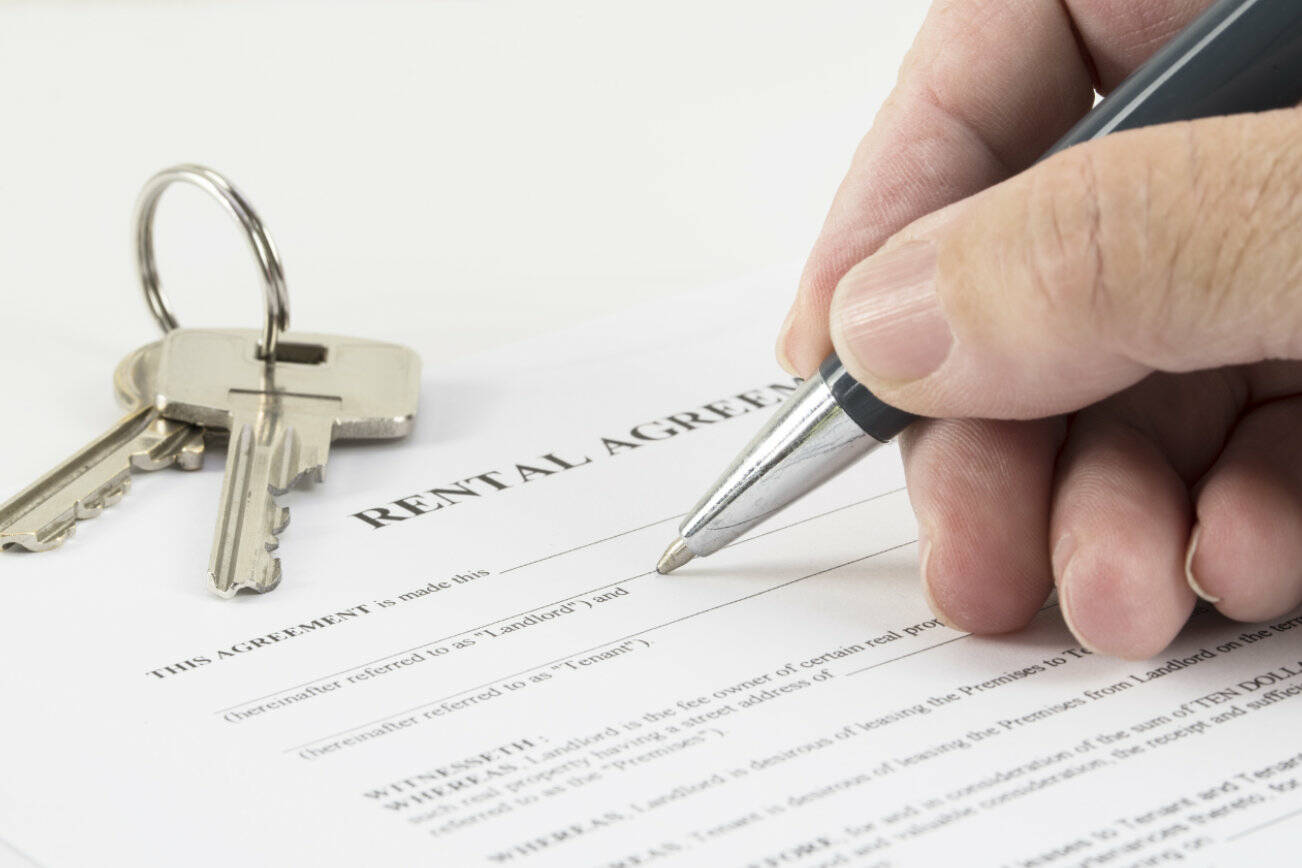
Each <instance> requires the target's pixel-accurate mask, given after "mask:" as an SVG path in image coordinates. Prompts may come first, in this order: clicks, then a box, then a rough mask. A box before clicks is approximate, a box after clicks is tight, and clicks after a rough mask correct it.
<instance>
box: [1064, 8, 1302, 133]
mask: <svg viewBox="0 0 1302 868" xmlns="http://www.w3.org/2000/svg"><path fill="white" fill-rule="evenodd" d="M1299 101H1302V3H1300V2H1298V0H1219V2H1217V3H1214V4H1213V5H1212V6H1211V7H1210V8H1208V10H1207V11H1206V12H1204V13H1203V14H1202V15H1201V16H1199V17H1198V18H1197V19H1196V20H1194V22H1193V23H1192V24H1190V25H1189V26H1188V27H1186V28H1185V29H1184V30H1182V31H1181V32H1180V33H1179V34H1178V35H1176V36H1175V38H1173V39H1172V40H1171V41H1170V42H1168V43H1167V44H1166V45H1164V46H1162V48H1161V49H1159V50H1158V52H1157V53H1156V54H1154V55H1153V56H1152V57H1151V58H1149V59H1148V61H1147V62H1146V63H1144V64H1143V65H1142V66H1141V67H1139V69H1137V70H1135V71H1134V72H1133V73H1131V75H1130V76H1129V77H1128V78H1127V79H1126V80H1125V81H1123V82H1122V83H1121V84H1120V85H1119V86H1118V87H1117V89H1116V90H1114V91H1113V92H1112V93H1110V94H1109V95H1108V96H1107V98H1106V99H1104V100H1103V101H1102V102H1101V103H1099V104H1098V105H1097V106H1096V107H1095V108H1094V110H1093V111H1091V112H1090V113H1089V114H1088V115H1086V116H1085V117H1084V118H1083V119H1081V121H1080V122H1079V123H1078V124H1076V126H1074V127H1072V128H1071V130H1070V131H1068V133H1067V135H1065V136H1063V137H1062V139H1060V140H1059V141H1058V143H1057V144H1055V145H1054V146H1053V147H1052V148H1050V149H1049V151H1048V152H1047V153H1045V154H1044V156H1043V157H1041V159H1046V158H1048V157H1051V156H1053V155H1054V154H1056V153H1058V152H1059V151H1062V150H1065V149H1067V148H1070V147H1072V146H1073V145H1079V144H1081V143H1082V142H1087V141H1089V140H1091V139H1097V138H1099V137H1101V136H1106V135H1108V134H1109V133H1115V132H1119V131H1121V130H1130V129H1137V128H1139V127H1148V126H1154V125H1156V124H1167V123H1174V122H1176V121H1191V120H1196V119H1198V118H1206V117H1215V116H1217V115H1231V114H1242V113H1244V112H1258V111H1269V110H1271V109H1279V108H1288V107H1291V106H1295V105H1297V104H1298V102H1299Z"/></svg>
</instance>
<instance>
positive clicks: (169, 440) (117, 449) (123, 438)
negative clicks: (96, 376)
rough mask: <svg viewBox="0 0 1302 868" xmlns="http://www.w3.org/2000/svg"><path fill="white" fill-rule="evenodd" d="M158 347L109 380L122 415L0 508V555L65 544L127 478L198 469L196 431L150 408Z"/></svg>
mask: <svg viewBox="0 0 1302 868" xmlns="http://www.w3.org/2000/svg"><path fill="white" fill-rule="evenodd" d="M161 353H162V345H161V343H152V344H149V345H147V346H144V347H141V348H140V349H138V350H136V351H135V352H133V353H131V354H130V355H129V356H127V357H126V358H125V359H123V360H122V362H121V364H119V365H118V367H117V371H116V372H115V373H114V376H113V385H114V391H115V393H116V394H117V398H118V401H119V402H120V403H121V404H122V405H123V407H124V408H125V409H127V410H128V411H129V412H128V413H127V414H126V415H125V416H123V417H122V418H121V419H119V420H118V421H117V423H116V424H115V425H114V426H113V427H112V428H110V429H108V430H107V431H105V432H104V433H103V434H101V435H100V436H99V437H97V438H95V439H94V440H92V441H91V442H90V443H88V444H86V446H85V447H84V448H82V449H81V450H80V451H78V452H77V453H75V454H74V455H73V456H72V457H70V458H69V459H68V460H66V461H64V462H63V463H62V464H60V465H59V466H57V467H55V468H54V469H53V470H51V471H50V472H49V473H47V474H45V475H44V476H42V477H41V478H40V479H38V480H36V482H34V483H32V484H31V485H30V486H28V487H27V488H25V489H24V490H23V491H21V492H19V493H18V494H17V495H15V496H14V497H13V498H12V499H10V500H9V501H8V502H6V503H4V504H3V505H0V547H3V548H13V547H22V548H24V549H27V550H28V551H34V552H42V551H48V550H50V549H53V548H56V547H58V546H59V545H60V544H62V543H63V542H64V541H65V540H67V539H68V538H69V537H71V536H72V535H73V534H74V533H75V532H76V529H77V522H78V521H81V520H83V519H87V518H94V517H95V516H97V515H99V514H100V513H101V512H103V511H104V508H105V507H107V506H112V505H113V504H115V503H117V502H118V501H119V500H121V499H122V496H123V495H125V494H126V493H127V490H128V489H129V488H130V487H131V471H132V469H135V470H158V469H159V468H162V467H170V466H173V465H175V466H177V467H180V468H181V469H183V470H196V469H198V468H199V467H201V466H203V430H202V429H200V428H195V427H194V426H191V425H188V424H186V423H184V422H174V421H172V420H170V419H164V418H163V417H162V415H161V414H160V413H159V412H158V410H157V409H155V408H154V405H153V402H154V387H155V385H156V379H157V373H158V363H159V359H160V357H161Z"/></svg>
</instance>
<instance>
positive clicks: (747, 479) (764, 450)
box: [656, 0, 1302, 574]
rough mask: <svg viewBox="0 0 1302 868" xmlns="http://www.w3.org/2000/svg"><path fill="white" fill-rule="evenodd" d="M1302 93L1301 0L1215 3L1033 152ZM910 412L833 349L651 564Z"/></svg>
mask: <svg viewBox="0 0 1302 868" xmlns="http://www.w3.org/2000/svg"><path fill="white" fill-rule="evenodd" d="M1299 100H1302V3H1300V2H1298V0H1218V2H1216V3H1214V4H1212V6H1211V7H1210V8H1209V9H1208V10H1207V11H1206V12H1204V13H1203V14H1202V16H1200V17H1199V18H1197V19H1196V20H1195V21H1194V22H1193V23H1192V24H1190V25H1189V26H1188V27H1187V28H1185V29H1184V30H1183V31H1181V32H1180V33H1179V34H1177V35H1176V36H1175V37H1174V38H1173V39H1172V40H1171V41H1170V42H1169V43H1167V44H1166V45H1165V46H1164V47H1163V48H1162V49H1161V50H1159V51H1158V52H1157V54H1155V55H1154V56H1153V57H1152V58H1151V59H1150V60H1149V61H1148V62H1147V63H1145V64H1144V65H1143V66H1141V67H1140V68H1139V69H1137V70H1136V71H1135V72H1134V73H1133V74H1132V75H1131V76H1130V77H1129V78H1127V79H1126V80H1125V81H1124V82H1122V83H1121V85H1120V86H1119V87H1118V88H1117V89H1116V90H1115V91H1114V92H1113V93H1112V94H1110V95H1109V96H1108V97H1107V98H1105V99H1104V100H1102V101H1101V102H1100V103H1099V104H1098V105H1097V106H1095V107H1094V109H1093V110H1092V111H1091V112H1090V113H1089V114H1087V115H1086V116H1085V117H1084V118H1083V119H1082V120H1081V121H1080V122H1079V123H1077V124H1076V126H1074V127H1073V128H1072V129H1071V130H1070V131H1069V132H1068V133H1067V135H1066V136H1064V137H1063V138H1062V139H1061V140H1060V141H1059V142H1058V143H1057V144H1055V145H1054V146H1053V147H1052V148H1050V149H1049V151H1048V152H1047V153H1045V154H1044V155H1043V156H1042V157H1041V158H1040V159H1042V160H1043V159H1046V158H1048V157H1050V156H1052V155H1054V154H1056V153H1058V152H1059V151H1061V150H1064V149H1066V148H1069V147H1071V146H1073V145H1077V144H1080V143H1082V142H1087V141H1089V140H1091V139H1096V138H1099V137H1101V136H1105V135H1107V134H1109V133H1113V132H1117V131H1118V130H1127V129H1135V128H1138V127H1144V126H1152V125H1156V124H1163V123H1171V122H1174V121H1182V120H1194V119H1196V118H1203V117H1213V116H1217V115H1228V114H1238V113H1243V112H1255V111H1267V110H1270V109H1277V108H1285V107H1289V106H1293V105H1296V104H1297V103H1298V102H1299ZM916 418H917V417H915V416H913V415H912V414H910V413H906V412H905V411H903V410H899V409H896V408H895V407H891V406H890V405H888V404H886V403H885V402H883V401H881V400H880V399H878V398H877V397H876V396H874V395H873V394H872V393H871V392H869V391H868V389H866V388H865V387H864V386H863V385H861V384H860V383H858V382H856V381H855V379H854V378H853V377H851V376H850V374H849V373H848V372H847V371H846V369H845V367H844V366H843V365H842V364H841V361H840V359H838V358H837V357H836V354H835V353H833V354H832V355H830V356H828V357H827V358H826V359H825V360H824V361H823V363H822V365H820V366H819V370H818V373H817V374H816V375H814V376H813V377H810V378H809V379H808V380H806V381H805V382H804V383H803V384H802V385H801V387H800V388H799V389H798V390H797V391H796V392H795V393H793V394H792V396H791V397H790V398H788V399H787V402H786V403H785V404H784V405H783V406H782V408H781V409H779V410H778V411H777V412H776V413H775V414H774V416H773V417H772V418H771V419H770V420H769V421H768V422H767V423H766V424H765V426H764V427H763V428H762V429H760V431H759V433H758V434H756V435H755V438H754V439H753V440H751V442H750V443H749V444H748V445H747V446H746V448H745V449H743V450H742V452H741V454H740V455H738V456H737V458H736V459H735V460H734V461H733V462H732V464H731V465H730V466H729V467H728V469H727V470H725V471H724V473H723V475H722V476H720V477H719V479H718V481H717V482H715V484H714V485H713V486H712V487H711V488H710V490H709V491H708V492H706V494H705V496H704V497H703V498H701V500H700V501H699V502H698V503H697V504H696V506H695V507H693V508H692V510H691V512H689V513H688V514H687V517H686V518H685V519H684V520H683V522H682V524H681V525H680V526H679V529H678V538H677V539H675V540H674V541H673V543H671V544H670V546H669V548H668V549H666V550H665V553H664V554H663V555H662V556H661V557H660V561H659V562H658V563H657V565H656V570H657V571H658V572H660V573H662V574H667V573H669V572H672V571H673V570H675V569H677V568H678V567H681V566H682V565H683V564H685V563H687V562H688V561H690V560H692V558H694V557H705V556H707V555H711V554H713V553H714V552H716V551H718V550H719V549H721V548H723V547H724V546H726V545H727V544H728V543H730V542H732V541H733V540H735V539H736V538H737V537H739V536H741V535H742V534H744V533H745V532H746V531H748V530H750V529H751V528H753V527H755V526H756V525H757V524H759V523H760V522H762V521H764V520H765V519H767V518H768V517H769V516H772V515H774V514H776V513H777V512H779V511H781V510H782V509H784V508H785V507H786V506H787V505H788V504H790V503H792V502H793V501H795V500H797V499H798V498H800V497H801V496H803V495H804V494H806V493H808V492H809V491H812V490H813V489H814V488H816V487H818V486H819V485H821V484H822V483H824V482H826V481H827V480H828V479H831V478H832V477H833V476H835V475H837V474H838V473H840V472H841V471H842V470H844V469H845V468H846V467H848V466H849V465H851V464H853V463H854V462H855V461H857V460H858V459H859V458H862V457H863V456H864V455H866V454H868V453H869V452H871V451H872V450H874V449H876V448H877V447H878V446H880V445H882V444H883V443H886V442H888V441H890V440H891V439H892V438H893V437H895V435H897V434H899V433H900V432H901V431H903V430H904V429H905V428H906V427H908V425H909V424H910V423H911V422H913V421H914V419H916Z"/></svg>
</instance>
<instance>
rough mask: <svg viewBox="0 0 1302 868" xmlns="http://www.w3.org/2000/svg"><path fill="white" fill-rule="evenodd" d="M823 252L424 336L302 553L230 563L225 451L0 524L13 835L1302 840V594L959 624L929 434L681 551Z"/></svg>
mask: <svg viewBox="0 0 1302 868" xmlns="http://www.w3.org/2000/svg"><path fill="white" fill-rule="evenodd" d="M791 285H793V284H792V281H791V279H790V276H789V275H780V276H774V275H769V276H767V277H762V278H759V279H756V280H754V281H751V282H747V283H742V284H737V285H733V286H728V287H724V288H721V289H716V290H713V291H710V292H706V293H700V294H696V295H692V296H684V297H679V298H676V299H672V300H669V301H667V302H665V303H664V304H662V305H659V306H656V307H653V308H647V309H642V310H639V311H637V312H636V313H635V314H631V315H628V316H625V317H622V318H617V319H611V320H605V321H602V322H598V323H594V324H591V325H587V326H584V327H581V328H578V329H577V330H574V331H572V332H569V333H566V334H563V335H560V336H557V337H554V338H548V339H542V340H536V341H533V342H529V343H525V344H521V345H518V346H516V347H514V348H513V349H510V350H507V351H504V352H500V353H496V354H494V355H492V356H489V357H485V358H478V359H473V360H469V361H467V362H465V363H462V364H456V365H452V366H449V367H445V368H443V369H440V370H436V371H432V372H427V374H426V376H425V380H424V391H423V397H422V400H423V407H422V411H421V413H422V415H421V418H420V419H419V421H418V427H417V432H416V434H415V435H414V437H413V439H412V440H411V441H408V442H405V443H400V444H386V445H378V446H356V447H349V446H346V445H340V446H338V447H337V448H336V449H335V450H334V452H333V455H332V460H331V464H330V468H329V477H328V480H329V481H328V482H326V483H325V484H324V485H320V486H317V487H316V489H315V490H313V491H309V492H297V493H291V494H290V495H289V496H287V497H286V498H285V499H284V500H283V501H282V502H283V503H286V504H288V505H289V506H290V507H291V509H292V513H293V523H292V525H291V527H290V528H289V529H288V530H287V531H286V533H285V534H284V535H283V536H282V549H281V553H282V555H283V558H284V567H285V580H284V583H283V584H282V586H281V587H280V589H279V590H277V591H275V592H274V593H272V594H268V595H265V596H241V597H239V598H237V599H236V600H233V601H222V600H219V599H217V598H216V597H214V596H212V595H210V594H209V593H208V592H207V591H206V590H205V588H204V583H203V572H204V564H205V563H206V559H207V556H208V547H209V533H210V530H211V526H212V510H213V508H214V506H215V504H216V501H217V490H218V486H219V483H220V477H221V470H220V464H221V456H220V453H218V454H216V455H214V460H212V462H211V464H210V466H209V467H208V468H207V469H206V470H205V471H203V472H202V473H200V474H197V475H191V476H185V475H182V474H178V473H155V474H150V475H149V476H147V477H138V478H137V480H136V486H135V490H134V491H133V492H132V493H131V494H130V495H129V496H128V498H127V499H126V500H125V501H124V502H123V503H122V504H121V505H119V506H117V507H114V508H113V509H111V510H109V511H107V512H106V513H105V514H104V515H103V516H102V517H100V518H98V519H96V520H95V521H94V522H92V523H90V524H88V525H86V526H85V527H83V528H82V529H81V533H80V535H79V536H78V538H77V539H76V540H74V541H72V542H71V543H70V544H68V545H67V546H65V547H64V548H63V549H62V550H60V551H58V552H56V553H54V554H52V555H36V556H30V555H29V556H23V555H15V554H12V553H9V554H5V555H4V556H2V557H0V595H2V596H3V601H4V605H3V606H2V607H0V701H2V702H3V713H2V714H0V840H3V841H4V842H6V843H7V845H8V846H9V847H10V848H12V849H13V850H14V851H17V852H19V853H22V854H24V855H25V857H26V858H28V859H30V860H31V861H32V862H33V863H35V864H37V865H42V866H85V865H108V864H113V865H132V866H143V865H222V866H228V865H309V864H310V865H385V864H391V865H438V866H445V865H449V866H450V865H466V866H494V865H521V866H538V868H543V866H612V868H614V866H644V865H665V866H695V865H705V866H728V865H735V866H809V868H813V866H833V865H862V866H868V865H928V864H938V862H939V860H940V859H941V858H953V857H958V858H959V859H960V860H961V863H962V864H965V865H991V866H1092V865H1109V866H1111V865H1148V864H1158V863H1161V862H1166V861H1170V862H1186V863H1188V864H1200V865H1201V864H1213V863H1215V862H1217V861H1219V860H1225V859H1227V858H1229V857H1230V854H1233V856H1234V858H1235V860H1236V861H1240V860H1244V859H1246V858H1250V857H1251V856H1252V855H1254V854H1255V855H1257V856H1260V857H1262V858H1278V853H1279V850H1280V848H1281V846H1282V845H1284V844H1286V842H1294V843H1295V842H1296V840H1297V839H1298V836H1299V835H1300V834H1302V787H1300V786H1299V783H1300V782H1302V745H1300V744H1299V742H1298V740H1297V739H1296V737H1295V735H1294V733H1295V731H1296V721H1297V719H1298V711H1299V709H1302V701H1300V700H1299V699H1298V697H1299V695H1302V643H1300V642H1299V637H1302V618H1299V617H1289V618H1283V619H1280V620H1278V621H1275V622H1272V623H1266V624H1256V625H1245V624H1237V623H1232V622H1229V621H1226V620H1224V619H1222V618H1221V617H1220V616H1219V615H1217V614H1216V613H1215V612H1212V611H1200V612H1198V613H1197V614H1196V615H1195V616H1194V618H1193V619H1192V621H1191V623H1190V624H1189V626H1188V628H1187V629H1186V630H1185V632H1184V633H1183V635H1182V637H1181V638H1180V640H1179V641H1178V642H1177V643H1176V644H1175V645H1174V646H1173V647H1171V648H1170V649H1169V650H1168V651H1167V652H1166V653H1164V654H1163V655H1162V656H1161V657H1160V658H1159V659H1155V660H1152V661H1148V662H1143V663H1130V662H1122V661H1116V660H1110V659H1104V658H1100V657H1098V656H1095V655H1091V654H1090V653H1088V652H1087V651H1086V650H1085V649H1083V648H1081V647H1079V646H1078V645H1077V644H1076V643H1075V642H1074V641H1073V640H1072V638H1071V636H1070V634H1069V633H1068V632H1067V630H1066V629H1064V627H1063V624H1062V620H1061V617H1060V614H1059V612H1058V610H1057V609H1056V607H1055V605H1054V604H1053V603H1052V602H1050V603H1048V604H1046V606H1045V607H1044V609H1043V610H1042V611H1041V612H1040V613H1039V615H1038V616H1037V617H1036V618H1035V620H1034V622H1033V623H1032V624H1031V625H1030V627H1028V628H1027V629H1026V630H1025V631H1024V632H1021V633H1019V634H1016V635H1012V636H1003V637H996V638H979V637H973V636H968V635H965V634H962V633H958V632H955V631H953V630H950V629H948V628H946V627H944V626H943V625H941V624H939V623H938V622H937V621H936V620H935V619H934V618H933V617H932V615H931V614H930V613H929V612H928V611H927V609H926V606H925V604H924V603H923V600H922V597H921V595H920V593H919V590H918V587H917V580H916V559H917V551H916V545H915V526H914V522H913V519H912V514H911V511H910V509H909V507H908V504H907V500H906V497H907V495H906V493H905V491H904V489H903V478H902V473H901V470H900V467H899V458H898V455H897V454H896V453H895V452H894V450H880V451H879V452H877V453H876V454H874V455H872V456H870V457H869V458H868V459H867V460H866V461H864V462H863V463H862V464H861V465H859V466H857V467H856V468H854V469H853V470H852V471H851V472H849V473H847V474H845V475H844V476H843V477H841V478H839V479H837V480H835V481H834V482H833V483H832V484H830V485H828V486H826V487H825V488H823V489H822V490H820V491H818V492H816V493H815V494H814V495H812V496H811V497H809V498H808V499H807V500H805V501H804V502H802V503H800V504H798V505H796V506H795V507H794V508H792V509H790V510H788V511H786V512H784V513H782V514H781V515H780V516H778V517H776V518H775V519H774V520H772V521H771V522H770V523H769V524H767V525H765V526H761V527H760V528H758V529H757V530H756V531H754V532H753V533H752V534H751V535H749V536H748V537H746V538H743V539H742V540H740V541H738V542H737V543H736V544H734V545H733V546H731V547H730V548H728V549H726V550H725V551H723V552H721V553H719V554H718V555H716V556H714V557H712V558H710V559H708V560H698V561H696V562H693V563H692V564H691V565H690V566H689V567H688V568H685V569H683V570H681V571H680V572H679V573H677V574H675V575H673V576H669V577H663V576H659V575H657V574H655V573H654V572H652V567H653V565H654V563H655V561H656V557H657V556H658V555H659V554H660V551H661V550H662V548H663V547H664V545H665V544H666V542H667V541H668V540H669V539H671V538H672V536H673V532H674V531H675V529H676V527H677V523H678V521H679V518H680V517H681V515H682V513H683V512H684V511H685V510H686V509H687V508H688V507H689V506H690V505H691V504H692V502H693V501H694V500H695V498H696V497H697V496H698V495H699V494H700V493H701V492H702V491H703V490H704V488H705V486H706V485H707V484H708V483H709V482H711V481H712V479H713V478H714V475H715V474H716V473H717V472H718V471H719V470H720V468H722V467H723V466H724V465H725V464H726V463H727V462H728V460H729V459H730V458H731V457H732V456H733V455H734V454H735V453H736V451H737V450H738V449H739V448H740V447H741V446H742V445H743V444H744V443H745V441H746V440H747V439H748V438H749V437H750V436H751V434H752V433H753V432H754V431H755V429H756V428H757V427H758V426H759V425H760V424H761V423H762V421H763V420H764V419H765V418H766V416H767V415H768V414H769V413H770V412H771V408H772V407H774V406H776V405H777V404H778V403H780V402H781V401H782V400H783V399H784V398H785V397H786V395H787V394H789V392H790V391H791V388H792V382H791V380H790V379H789V378H788V377H786V376H785V375H782V374H781V373H779V372H778V371H777V369H776V368H775V367H774V366H773V365H772V364H771V362H770V359H771V352H770V343H771V339H772V333H773V331H774V329H775V327H776V324H777V322H778V321H779V317H780V313H781V311H782V309H783V308H784V306H785V303H786V299H787V296H788V291H789V287H790V286H791ZM418 349H420V348H418ZM73 439H74V440H76V438H73ZM77 442H80V441H79V440H77ZM66 445H67V446H69V447H71V446H72V445H74V444H73V443H71V442H70V443H68V444H66ZM53 457H55V456H52V458H53Z"/></svg>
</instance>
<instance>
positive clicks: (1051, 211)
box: [1021, 148, 1122, 324]
mask: <svg viewBox="0 0 1302 868" xmlns="http://www.w3.org/2000/svg"><path fill="white" fill-rule="evenodd" d="M1028 177H1029V179H1030V185H1029V186H1030V189H1029V190H1028V191H1027V196H1026V198H1025V201H1026V206H1027V213H1026V215H1025V221H1026V229H1027V235H1026V237H1027V238H1029V239H1030V243H1029V244H1028V245H1027V247H1026V249H1025V252H1024V256H1025V261H1024V262H1023V263H1021V265H1022V266H1023V267H1024V268H1025V273H1026V275H1027V280H1028V283H1029V287H1028V288H1029V289H1030V291H1031V293H1032V296H1033V298H1034V300H1035V301H1036V302H1038V303H1039V304H1040V305H1041V306H1042V307H1043V308H1044V311H1043V313H1044V314H1045V315H1046V316H1047V317H1048V318H1049V319H1050V320H1051V321H1066V322H1073V323H1080V322H1081V321H1082V320H1084V321H1085V322H1086V323H1089V324H1097V323H1102V322H1106V321H1110V320H1111V319H1112V318H1113V315H1114V313H1115V307H1116V304H1117V302H1118V300H1120V299H1121V298H1122V295H1121V293H1119V292H1118V290H1117V286H1116V281H1115V279H1114V274H1115V269H1114V266H1113V255H1114V251H1113V250H1112V249H1111V242H1110V236H1111V235H1112V234H1113V229H1112V227H1113V225H1114V224H1115V222H1116V219H1117V217H1116V215H1115V214H1113V213H1111V208H1112V205H1111V203H1110V202H1109V200H1108V198H1107V197H1104V196H1103V195H1102V194H1101V184H1102V183H1105V179H1103V178H1101V177H1100V168H1099V165H1098V161H1097V160H1096V159H1095V158H1094V156H1093V154H1092V151H1091V149H1089V148H1076V149H1073V150H1071V151H1067V152H1065V153H1063V154H1061V155H1059V156H1058V157H1056V158H1054V159H1053V160H1051V161H1049V162H1048V163H1046V164H1045V165H1044V166H1043V167H1042V170H1041V171H1037V172H1031V173H1029V175H1028Z"/></svg>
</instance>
